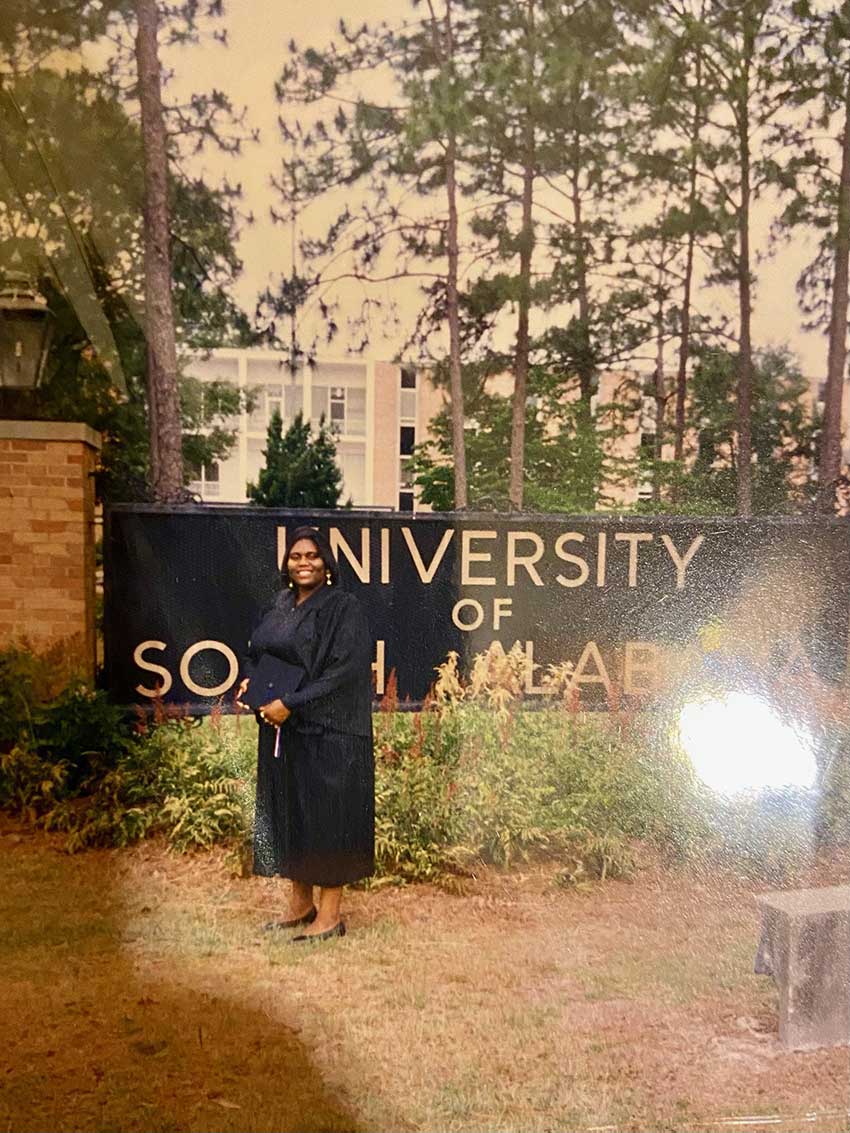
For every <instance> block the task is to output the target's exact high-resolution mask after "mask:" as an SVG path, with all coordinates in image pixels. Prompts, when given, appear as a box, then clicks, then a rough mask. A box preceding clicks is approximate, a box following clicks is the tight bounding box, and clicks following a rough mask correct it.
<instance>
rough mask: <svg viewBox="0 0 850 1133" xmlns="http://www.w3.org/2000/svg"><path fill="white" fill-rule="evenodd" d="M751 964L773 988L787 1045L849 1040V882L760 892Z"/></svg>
mask: <svg viewBox="0 0 850 1133" xmlns="http://www.w3.org/2000/svg"><path fill="white" fill-rule="evenodd" d="M756 899H757V901H758V903H759V905H760V906H761V915H762V928H761V940H760V941H759V946H758V952H757V953H756V961H755V970H756V972H757V973H759V974H760V975H768V976H772V977H773V979H774V982H775V983H776V986H777V988H778V989H779V1040H780V1042H781V1043H782V1045H783V1046H784V1047H786V1048H787V1049H788V1050H810V1049H812V1048H813V1047H820V1046H838V1045H841V1044H844V1043H850V885H835V886H831V887H828V888H823V889H789V890H785V891H777V892H774V893H763V894H761V895H760V896H759V897H757V898H756Z"/></svg>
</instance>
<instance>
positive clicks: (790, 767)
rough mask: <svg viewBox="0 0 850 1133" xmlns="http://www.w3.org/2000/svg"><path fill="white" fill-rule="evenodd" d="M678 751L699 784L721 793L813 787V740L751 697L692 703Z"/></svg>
mask: <svg viewBox="0 0 850 1133" xmlns="http://www.w3.org/2000/svg"><path fill="white" fill-rule="evenodd" d="M679 737H680V740H681V743H682V747H683V748H684V750H685V752H686V753H687V755H688V756H689V758H690V760H691V762H692V763H693V765H694V770H695V771H696V773H697V774H698V775H699V777H700V778H701V779H702V781H703V782H704V783H705V784H706V785H707V786H709V787H711V788H712V789H713V790H715V791H717V792H718V793H719V794H722V795H735V794H739V793H743V792H752V791H760V790H765V789H771V788H781V787H811V786H812V785H813V784H814V782H815V777H816V774H817V765H816V763H815V757H814V751H813V747H812V742H811V738H810V737H809V736H808V735H807V734H806V733H805V732H804V731H802V730H797V729H795V728H792V727H791V726H790V725H789V724H787V723H785V722H784V721H783V720H781V719H780V718H779V716H778V715H777V714H776V712H775V711H774V710H773V709H772V708H771V707H770V705H769V704H767V703H766V702H765V701H764V700H762V699H761V698H759V697H757V696H753V695H751V694H750V693H745V692H730V693H728V694H727V695H725V696H721V697H714V698H711V699H707V700H699V701H691V702H689V703H688V704H686V705H685V706H684V707H683V708H682V711H681V713H680V716H679Z"/></svg>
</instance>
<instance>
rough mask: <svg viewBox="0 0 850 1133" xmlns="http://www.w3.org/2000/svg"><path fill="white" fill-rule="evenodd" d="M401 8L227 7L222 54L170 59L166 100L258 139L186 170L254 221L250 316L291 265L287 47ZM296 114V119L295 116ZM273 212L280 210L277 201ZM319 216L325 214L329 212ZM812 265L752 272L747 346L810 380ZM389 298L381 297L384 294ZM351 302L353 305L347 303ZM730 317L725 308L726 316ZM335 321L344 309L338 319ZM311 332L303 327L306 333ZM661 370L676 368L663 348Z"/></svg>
mask: <svg viewBox="0 0 850 1133" xmlns="http://www.w3.org/2000/svg"><path fill="white" fill-rule="evenodd" d="M405 8H407V10H408V11H412V9H411V8H409V7H408V6H407V5H405V3H404V0H395V2H391V0H354V2H352V0H337V2H336V3H315V2H308V0H289V2H272V3H269V2H268V0H229V3H228V4H227V15H226V20H225V22H226V25H227V29H228V37H229V46H228V47H227V48H223V47H221V46H219V45H217V44H206V45H205V46H201V47H192V48H188V49H185V48H184V49H180V51H179V53H177V54H175V55H174V57H173V60H172V62H173V64H174V69H175V78H174V80H173V86H172V94H175V95H177V94H181V93H187V92H189V91H191V90H196V91H197V90H203V89H208V88H210V87H213V86H215V87H218V88H220V89H223V90H224V91H225V92H226V93H227V94H228V95H229V96H230V98H231V99H232V101H233V103H234V104H235V105H236V106H244V107H246V108H247V120H248V123H249V124H250V125H251V126H252V127H256V128H258V129H259V131H260V137H261V140H260V143H259V144H258V145H248V146H246V147H245V149H244V152H243V154H242V156H241V157H232V156H226V155H221V154H218V153H215V152H207V153H205V154H204V155H201V156H200V157H198V158H196V159H194V169H195V170H196V171H197V172H202V173H204V174H206V175H208V176H209V177H210V178H211V179H212V180H216V179H219V178H221V177H227V178H228V179H229V180H230V181H232V182H238V183H240V184H241V185H242V188H243V194H244V196H243V208H244V210H245V212H250V213H252V214H253V215H254V217H255V220H254V223H253V224H252V225H250V226H246V227H245V228H244V230H243V232H242V234H241V237H240V242H239V252H240V255H241V257H242V259H243V261H244V265H245V266H244V274H243V276H242V279H241V280H240V282H239V285H238V289H237V297H238V298H239V299H240V301H241V302H242V303H243V305H244V306H245V308H246V309H247V310H248V311H253V308H254V304H255V300H256V296H257V294H258V293H259V292H260V291H262V290H263V288H264V287H266V286H267V285H268V284H269V283H271V282H273V281H274V278H275V277H276V276H277V275H279V274H281V273H287V272H288V271H289V269H290V265H291V233H290V231H289V230H288V228H287V227H286V226H282V225H279V224H274V223H273V222H272V220H271V219H270V215H269V208H270V206H271V205H272V204H273V203H275V199H276V194H275V193H274V191H273V190H272V187H271V184H270V176H271V173H272V171H273V170H274V169H275V167H276V166H277V164H278V162H279V161H280V158H281V156H282V154H283V152H284V151H283V148H282V142H281V140H280V135H279V130H278V124H277V118H278V114H279V112H280V108H279V107H278V105H277V103H276V101H275V98H274V92H273V84H274V81H275V79H276V78H277V77H278V75H279V72H280V69H281V66H282V64H283V62H284V60H285V59H286V58H287V56H288V45H289V42H290V40H295V41H296V42H297V43H298V44H299V46H307V45H314V46H319V47H320V46H323V45H325V44H326V43H327V42H328V41H329V39H330V38H332V37H333V35H334V32H335V29H336V26H337V24H338V21H339V19H340V18H344V19H346V20H347V21H348V22H350V23H355V24H356V23H358V22H361V21H364V20H365V21H369V22H373V21H376V20H381V19H386V20H388V21H390V22H397V21H398V19H399V13H400V12H403V11H404V10H405ZM293 113H294V112H293ZM277 204H278V207H280V202H277ZM324 207H325V206H319V207H318V208H314V209H313V212H312V216H311V217H308V221H311V222H312V223H315V224H316V225H319V226H321V221H322V219H323V214H322V209H323V208H324ZM326 212H327V217H328V218H330V216H331V215H332V210H331V208H330V207H328V208H327V210H326ZM755 221H756V224H755V227H756V231H757V234H758V239H757V240H756V247H757V248H762V249H763V247H764V245H765V240H764V237H765V235H766V231H767V223H768V213H767V211H766V210H764V209H763V210H762V211H761V212H758V211H757V214H756V218H755ZM808 258H810V252H809V250H808V249H807V247H806V244H805V242H804V241H803V239H802V238H799V237H797V238H795V240H794V242H793V243H792V244H790V245H786V246H784V247H783V248H782V249H780V250H779V251H778V252H777V253H776V254H775V255H774V256H773V257H772V258H771V259H768V260H766V261H764V262H761V263H759V264H758V266H757V269H756V271H757V281H758V282H757V292H756V305H755V311H754V342H755V343H756V345H758V346H767V345H781V344H787V345H788V346H790V348H791V349H792V350H793V351H794V353H795V354H796V356H797V357H798V359H799V361H800V364H801V366H802V368H803V371H804V373H806V374H807V375H808V376H809V377H811V378H816V377H820V376H822V375H824V372H825V368H826V337H825V335H821V334H820V333H817V334H812V333H809V334H806V333H804V332H803V330H802V327H801V323H802V318H801V315H800V312H799V309H798V307H797V303H796V297H795V292H794V284H795V281H796V278H797V276H798V275H799V272H800V270H801V269H802V267H803V266H804V265H805V263H806V262H807V260H808ZM388 294H389V291H388V290H387V291H385V296H386V295H388ZM399 295H401V300H402V303H401V313H402V316H404V314H405V310H407V311H409V312H410V313H411V316H412V313H413V311H414V309H415V296H414V295H413V292H412V290H411V292H410V293H409V294H407V295H405V294H404V293H403V291H402V292H400V291H398V290H396V298H398V297H399ZM351 301H352V302H353V301H354V297H353V296H352V297H351ZM729 313H730V314H732V313H733V312H732V311H731V310H730V312H729ZM342 314H343V317H344V315H345V311H343V312H342ZM304 330H305V331H307V332H309V328H308V327H305V328H304ZM400 342H401V339H400V337H399V336H398V335H395V336H392V335H390V337H387V338H382V337H381V336H380V332H379V333H378V334H377V335H376V336H375V338H373V342H372V346H371V350H370V353H371V354H372V355H373V356H374V357H378V358H390V357H392V356H393V355H394V354H395V352H396V350H397V349H398V348H399V345H400ZM343 346H344V342H343V341H341V340H337V345H335V346H334V348H333V349H332V353H333V354H334V355H339V354H341V353H343ZM668 365H669V366H670V367H671V368H672V366H673V365H674V358H673V351H672V350H671V355H670V360H669V362H668Z"/></svg>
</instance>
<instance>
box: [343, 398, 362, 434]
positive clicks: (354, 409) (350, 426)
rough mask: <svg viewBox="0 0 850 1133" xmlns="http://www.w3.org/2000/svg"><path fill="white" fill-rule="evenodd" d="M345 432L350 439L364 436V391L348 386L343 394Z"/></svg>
mask: <svg viewBox="0 0 850 1133" xmlns="http://www.w3.org/2000/svg"><path fill="white" fill-rule="evenodd" d="M345 431H346V433H348V434H349V436H352V437H365V436H366V390H365V389H359V388H357V387H356V386H348V387H347V389H346V393H345Z"/></svg>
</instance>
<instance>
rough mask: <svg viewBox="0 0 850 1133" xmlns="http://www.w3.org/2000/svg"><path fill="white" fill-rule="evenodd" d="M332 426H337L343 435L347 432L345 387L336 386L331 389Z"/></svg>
mask: <svg viewBox="0 0 850 1133" xmlns="http://www.w3.org/2000/svg"><path fill="white" fill-rule="evenodd" d="M331 424H332V425H335V426H336V428H337V429H339V431H340V432H341V433H344V432H345V387H344V386H334V387H333V388H332V389H331Z"/></svg>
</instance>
